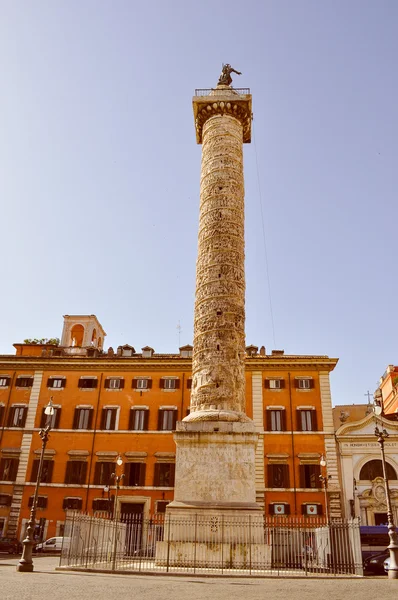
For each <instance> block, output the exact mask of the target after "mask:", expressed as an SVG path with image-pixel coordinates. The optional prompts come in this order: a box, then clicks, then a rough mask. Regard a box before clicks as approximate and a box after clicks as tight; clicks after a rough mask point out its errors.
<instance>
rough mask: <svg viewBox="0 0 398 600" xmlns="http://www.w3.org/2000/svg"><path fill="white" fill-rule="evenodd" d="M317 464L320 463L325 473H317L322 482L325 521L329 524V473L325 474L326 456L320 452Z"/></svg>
mask: <svg viewBox="0 0 398 600" xmlns="http://www.w3.org/2000/svg"><path fill="white" fill-rule="evenodd" d="M319 464H320V465H321V467H323V468H324V469H325V474H324V475H322V473H321V475H319V479H320V480H321V481H322V484H323V490H324V493H325V514H326V523H327V524H328V525H329V504H328V481H329V479H330V477H331V476H330V475H327V472H326V466H327V462H326V458H325V457H324V455H323V454H322V456H321V460H320V461H319Z"/></svg>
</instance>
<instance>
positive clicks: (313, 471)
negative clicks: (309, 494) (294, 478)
mask: <svg viewBox="0 0 398 600" xmlns="http://www.w3.org/2000/svg"><path fill="white" fill-rule="evenodd" d="M320 474H321V467H320V466H319V465H300V487H302V488H319V487H321V484H320V479H319V475H320Z"/></svg>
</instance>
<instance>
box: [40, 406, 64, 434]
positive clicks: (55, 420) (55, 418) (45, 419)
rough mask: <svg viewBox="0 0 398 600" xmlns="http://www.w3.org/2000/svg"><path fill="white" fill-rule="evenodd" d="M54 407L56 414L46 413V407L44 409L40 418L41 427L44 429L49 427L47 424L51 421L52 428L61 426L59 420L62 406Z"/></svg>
mask: <svg viewBox="0 0 398 600" xmlns="http://www.w3.org/2000/svg"><path fill="white" fill-rule="evenodd" d="M53 409H54V414H53V415H51V416H50V415H46V413H45V412H44V411H45V407H44V408H43V410H42V413H41V419H40V428H41V429H44V427H47V425H48V424H49V423H50V425H51V429H58V427H59V420H60V418H61V407H60V406H53Z"/></svg>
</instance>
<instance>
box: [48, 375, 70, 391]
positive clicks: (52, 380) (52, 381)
mask: <svg viewBox="0 0 398 600" xmlns="http://www.w3.org/2000/svg"><path fill="white" fill-rule="evenodd" d="M65 385H66V379H65V377H49V378H48V380H47V387H49V388H52V389H54V390H60V389H62V388H64V387H65Z"/></svg>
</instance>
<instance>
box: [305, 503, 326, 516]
mask: <svg viewBox="0 0 398 600" xmlns="http://www.w3.org/2000/svg"><path fill="white" fill-rule="evenodd" d="M322 508H323V507H322V504H302V505H301V514H302V515H307V516H309V517H310V516H314V515H318V516H321V515H322V514H323V510H322Z"/></svg>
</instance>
